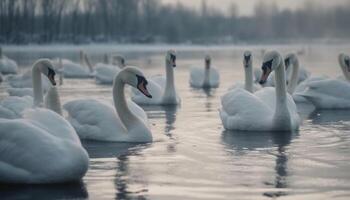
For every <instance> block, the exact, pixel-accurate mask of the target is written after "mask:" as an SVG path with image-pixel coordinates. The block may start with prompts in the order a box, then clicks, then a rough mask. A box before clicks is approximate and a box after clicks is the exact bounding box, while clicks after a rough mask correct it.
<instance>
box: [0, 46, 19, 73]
mask: <svg viewBox="0 0 350 200" xmlns="http://www.w3.org/2000/svg"><path fill="white" fill-rule="evenodd" d="M17 71H18V65H17V63H16V62H15V61H14V60H11V59H9V58H8V57H6V56H5V55H3V53H2V48H1V47H0V73H2V74H17Z"/></svg>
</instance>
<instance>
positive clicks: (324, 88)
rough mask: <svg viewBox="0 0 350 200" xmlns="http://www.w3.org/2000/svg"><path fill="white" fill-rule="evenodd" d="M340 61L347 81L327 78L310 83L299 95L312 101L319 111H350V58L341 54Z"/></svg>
mask: <svg viewBox="0 0 350 200" xmlns="http://www.w3.org/2000/svg"><path fill="white" fill-rule="evenodd" d="M338 60H339V64H340V66H341V69H342V71H343V74H344V77H343V79H345V80H342V79H332V78H326V79H321V80H314V81H309V82H308V83H307V87H306V89H305V90H304V91H303V92H300V93H298V95H301V96H303V97H305V98H306V99H308V100H309V101H311V102H312V104H313V105H314V106H315V107H316V108H318V109H344V108H345V109H349V108H350V94H349V92H348V91H350V58H349V56H346V55H345V54H340V55H339V57H338Z"/></svg>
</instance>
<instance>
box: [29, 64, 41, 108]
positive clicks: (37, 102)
mask: <svg viewBox="0 0 350 200" xmlns="http://www.w3.org/2000/svg"><path fill="white" fill-rule="evenodd" d="M40 66H41V63H40V62H38V63H36V64H35V65H34V66H33V68H32V84H33V85H32V86H33V96H34V106H35V107H38V106H41V105H42V104H43V102H44V97H43V90H42V84H41V70H40Z"/></svg>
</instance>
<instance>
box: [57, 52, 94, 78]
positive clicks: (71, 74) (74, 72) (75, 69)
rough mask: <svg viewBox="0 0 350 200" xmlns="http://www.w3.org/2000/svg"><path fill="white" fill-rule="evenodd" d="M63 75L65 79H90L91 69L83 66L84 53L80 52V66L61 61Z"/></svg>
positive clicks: (91, 75)
mask: <svg viewBox="0 0 350 200" xmlns="http://www.w3.org/2000/svg"><path fill="white" fill-rule="evenodd" d="M62 65H63V74H64V77H65V78H91V77H93V69H92V68H89V69H87V68H86V66H85V64H84V52H83V51H80V64H78V63H74V62H72V61H70V60H67V59H63V60H62Z"/></svg>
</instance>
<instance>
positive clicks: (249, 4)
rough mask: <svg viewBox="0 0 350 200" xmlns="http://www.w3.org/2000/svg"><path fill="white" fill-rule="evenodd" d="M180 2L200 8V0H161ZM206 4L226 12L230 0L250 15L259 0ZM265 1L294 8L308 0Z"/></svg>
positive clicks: (331, 1)
mask: <svg viewBox="0 0 350 200" xmlns="http://www.w3.org/2000/svg"><path fill="white" fill-rule="evenodd" d="M178 1H179V2H181V3H182V4H183V5H186V6H190V7H193V8H196V9H199V8H200V5H201V2H202V0H162V2H163V3H165V4H176V3H177V2H178ZM206 1H207V4H208V5H210V6H213V7H216V8H219V9H221V10H222V11H224V12H226V11H227V8H228V6H229V5H230V4H231V2H234V3H235V4H236V5H237V6H238V9H239V15H251V14H252V13H253V11H254V5H255V4H256V3H257V2H259V1H261V0H206ZM264 1H265V2H276V4H277V6H278V7H279V8H280V9H284V8H290V9H293V10H294V9H296V8H299V7H302V6H303V5H304V3H305V1H308V0H264ZM347 1H349V0H313V2H317V4H322V5H323V6H334V5H342V4H344V3H345V2H347Z"/></svg>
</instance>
